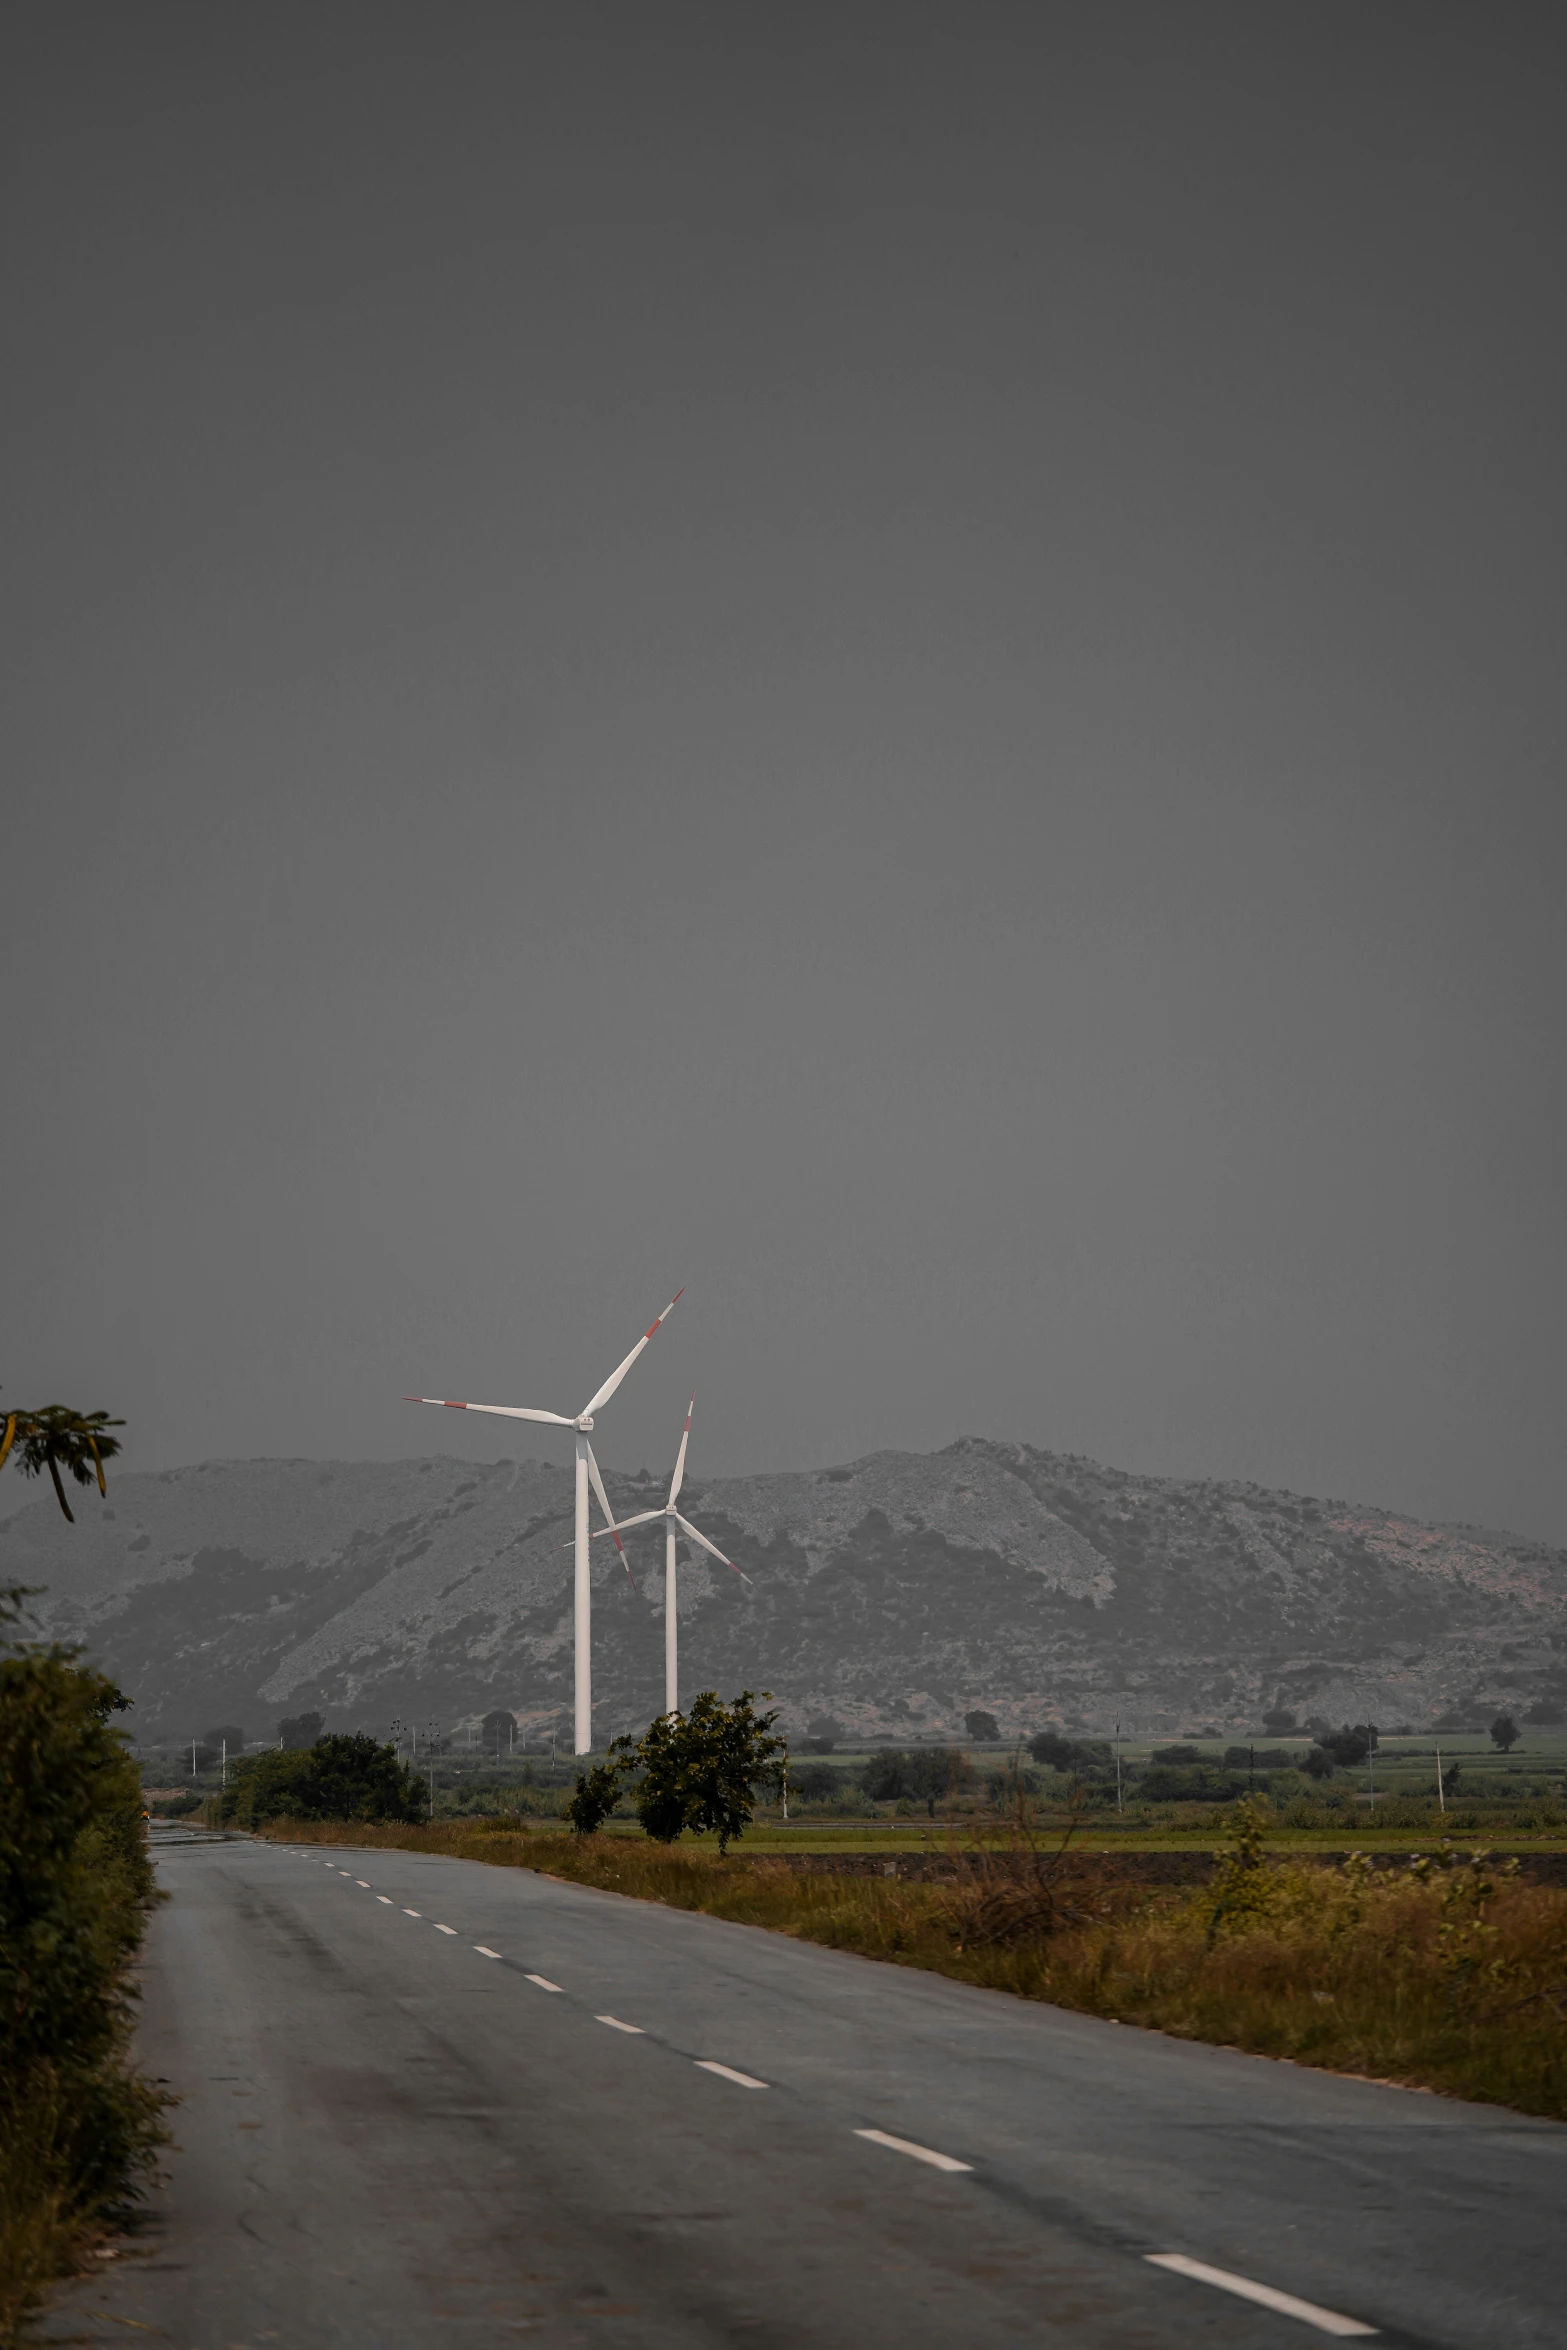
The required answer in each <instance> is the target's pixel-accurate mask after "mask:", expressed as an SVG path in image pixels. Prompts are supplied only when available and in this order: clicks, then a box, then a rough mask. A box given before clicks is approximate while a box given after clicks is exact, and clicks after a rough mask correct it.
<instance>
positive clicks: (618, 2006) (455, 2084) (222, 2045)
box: [41, 1842, 1567, 2350]
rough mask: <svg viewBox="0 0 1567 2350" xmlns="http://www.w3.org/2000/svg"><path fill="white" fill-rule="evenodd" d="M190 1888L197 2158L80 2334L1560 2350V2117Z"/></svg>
mask: <svg viewBox="0 0 1567 2350" xmlns="http://www.w3.org/2000/svg"><path fill="white" fill-rule="evenodd" d="M160 1869H161V1874H162V1879H163V1882H164V1884H165V1885H166V1887H167V1888H168V1890H169V1892H170V1895H171V1899H170V1901H169V1902H168V1904H167V1906H166V1907H165V1908H163V1909H162V1910H161V1911H160V1912H159V1914H158V1917H157V1919H156V1921H155V1924H154V1927H153V1932H152V1937H151V1943H150V1947H149V1958H148V1965H147V1974H146V1995H145V2022H144V2032H143V2044H142V2045H143V2058H144V2061H145V2062H146V2063H147V2064H148V2065H149V2067H150V2069H151V2070H153V2071H154V2072H156V2073H159V2074H162V2075H163V2076H165V2077H166V2078H167V2080H168V2081H169V2083H170V2085H171V2086H172V2087H173V2089H174V2090H175V2091H176V2093H177V2094H178V2095H179V2096H180V2097H181V2098H182V2099H183V2100H184V2102H183V2104H182V2105H181V2106H180V2108H179V2110H178V2111H177V2113H176V2114H175V2116H174V2128H175V2134H176V2138H177V2141H178V2151H177V2152H176V2153H175V2154H174V2155H173V2157H172V2159H171V2163H170V2178H169V2184H168V2186H167V2188H166V2190H165V2191H164V2192H163V2193H162V2194H161V2196H160V2197H159V2198H158V2199H157V2202H156V2205H155V2207H154V2216H153V2220H152V2223H151V2225H150V2226H149V2227H148V2228H147V2229H146V2230H144V2231H143V2233H142V2235H141V2236H140V2238H139V2239H135V2240H133V2248H132V2249H130V2250H129V2251H128V2252H127V2253H126V2254H125V2255H124V2256H123V2257H121V2258H120V2259H119V2260H117V2261H116V2262H114V2263H112V2264H105V2266H104V2272H103V2274H102V2275H95V2276H93V2277H92V2278H91V2279H89V2280H87V2281H85V2282H84V2283H80V2284H74V2285H72V2286H71V2287H69V2288H68V2289H67V2291H66V2292H65V2293H64V2295H62V2297H61V2299H60V2301H59V2302H58V2304H57V2305H56V2306H55V2308H54V2310H53V2312H52V2314H51V2315H50V2317H49V2318H48V2319H47V2320H46V2321H45V2323H44V2325H43V2327H42V2328H41V2332H42V2336H43V2338H44V2339H48V2340H54V2341H56V2342H64V2341H66V2340H72V2341H76V2342H82V2341H87V2342H93V2343H98V2342H103V2343H107V2342H111V2341H112V2342H115V2343H116V2344H118V2345H121V2346H123V2344H124V2343H125V2342H126V2340H127V2339H129V2338H132V2334H131V2333H130V2332H128V2331H127V2329H134V2331H135V2332H136V2333H140V2334H141V2335H142V2336H143V2338H147V2339H155V2340H158V2341H161V2342H163V2343H166V2344H170V2345H173V2346H174V2350H261V2346H262V2345H265V2344H268V2343H279V2344H286V2345H288V2350H327V2346H335V2345H353V2346H354V2350H361V2346H362V2350H372V2346H373V2350H405V2346H406V2350H430V2346H433V2345H436V2344H440V2345H446V2344H462V2343H470V2342H471V2343H475V2344H478V2343H484V2344H493V2343H496V2342H504V2341H508V2340H512V2339H517V2340H527V2341H531V2342H538V2343H543V2344H546V2345H551V2346H553V2345H557V2344H559V2345H568V2344H571V2345H575V2344H613V2345H615V2346H616V2350H623V2346H629V2350H643V2346H644V2345H645V2346H647V2350H653V2346H655V2345H656V2346H657V2350H705V2346H707V2345H717V2344H730V2343H739V2344H747V2345H753V2344H754V2345H764V2346H768V2350H771V2346H776V2350H785V2346H786V2345H787V2350H817V2346H822V2350H826V2346H828V2345H831V2346H832V2350H840V2346H841V2350H851V2346H852V2350H864V2346H866V2345H873V2346H874V2345H880V2344H888V2345H897V2346H898V2350H991V2346H992V2345H1000V2344H1008V2345H1017V2344H1027V2343H1039V2344H1046V2345H1053V2344H1060V2345H1062V2346H1063V2350H1064V2346H1066V2345H1071V2346H1072V2350H1098V2346H1100V2345H1105V2346H1110V2345H1114V2346H1115V2350H1122V2346H1125V2350H1131V2346H1133V2345H1136V2346H1137V2350H1155V2346H1164V2345H1186V2344H1193V2345H1196V2344H1201V2345H1204V2346H1205V2350H1285V2346H1286V2345H1290V2344H1296V2345H1303V2344H1305V2343H1306V2342H1307V2341H1309V2340H1311V2339H1314V2338H1318V2339H1320V2338H1321V2336H1322V2335H1323V2334H1324V2333H1326V2334H1328V2335H1330V2336H1338V2337H1349V2338H1354V2337H1358V2336H1362V2335H1365V2334H1367V2333H1368V2332H1370V2331H1371V2330H1372V2329H1375V2330H1376V2332H1377V2333H1378V2335H1379V2336H1380V2337H1381V2338H1382V2339H1383V2340H1385V2341H1387V2342H1388V2343H1390V2344H1412V2343H1419V2344H1430V2345H1438V2344H1439V2345H1452V2346H1453V2350H1548V2346H1549V2350H1560V2345H1561V2344H1562V2342H1563V2341H1564V2339H1567V2318H1564V2315H1563V2312H1564V2310H1567V2230H1564V2229H1563V2227H1562V2224H1561V2215H1562V2212H1563V2209H1564V2208H1567V2129H1564V2128H1562V2127H1561V2126H1560V2125H1558V2124H1555V2123H1550V2122H1534V2121H1529V2120H1525V2119H1522V2118H1520V2117H1518V2116H1516V2115H1512V2114H1508V2113H1506V2112H1503V2111H1499V2110H1497V2109H1495V2108H1490V2107H1480V2106H1466V2105H1460V2104H1456V2103H1452V2102H1449V2101H1447V2100H1445V2099H1442V2098H1437V2097H1431V2096H1425V2095H1420V2094H1416V2093H1412V2092H1407V2091H1402V2090H1397V2089H1389V2088H1383V2087H1378V2086H1376V2085H1374V2084H1372V2083H1368V2082H1359V2081H1351V2080H1341V2079H1335V2078H1333V2077H1331V2076H1328V2075H1324V2074H1317V2073H1311V2072H1306V2071H1302V2070H1297V2069H1295V2068H1293V2067H1290V2066H1287V2065H1280V2064H1272V2063H1269V2062H1267V2061H1265V2060H1263V2059H1259V2058H1253V2057H1245V2056H1240V2055H1236V2054H1232V2053H1229V2052H1227V2051H1225V2050H1222V2049H1211V2048H1203V2047H1197V2046H1193V2045H1189V2044H1184V2043H1179V2042H1175V2041H1170V2040H1164V2039H1160V2038H1158V2037H1157V2036H1154V2035H1151V2034H1146V2033H1142V2032H1137V2031H1132V2030H1130V2029H1121V2028H1118V2027H1117V2026H1115V2025H1113V2024H1110V2023H1101V2022H1097V2021H1094V2020H1092V2019H1090V2018H1087V2017H1083V2016H1076V2015H1071V2014H1067V2013H1064V2012H1062V2011H1059V2010H1055V2009H1051V2008H1048V2007H1040V2006H1033V2005H1029V2004H1026V2003H1024V2002H1021V2001H1015V2000H1012V1999H1010V1998H1008V1997H1007V1996H1006V1995H1005V1994H1002V1993H998V1992H989V1991H979V1990H974V1989H971V1988H969V1987H968V1986H966V1985H963V1984H958V1983H950V1982H945V1981H942V1980H940V1979H938V1978H936V1977H934V1976H929V1975H921V1974H916V1973H913V1972H909V1971H906V1970H904V1969H901V1968H897V1967H891V1966H886V1965H878V1964H876V1963H874V1962H871V1961H867V1960H864V1959H859V1958H853V1957H848V1956H844V1955H842V1954H840V1953H837V1952H834V1951H829V1950H824V1949H819V1948H816V1947H813V1946H812V1945H811V1944H809V1943H796V1942H792V1941H789V1940H787V1939H784V1938H783V1937H781V1936H776V1935H770V1934H767V1933H764V1932H761V1931H759V1930H757V1929H755V1928H752V1927H748V1926H736V1925H729V1924H725V1923H723V1922H720V1921H718V1920H715V1919H711V1918H704V1917H698V1916H693V1915H687V1914H685V1913H682V1912H679V1911H673V1910H667V1909H659V1908H656V1907H654V1906H652V1905H651V1904H645V1903H641V1902H633V1901H629V1900H622V1899H621V1898H620V1897H618V1896H616V1895H614V1894H607V1893H599V1892H593V1891H589V1890H586V1889H583V1888H580V1887H576V1886H570V1885H565V1884H560V1883H556V1882H553V1881H551V1880H550V1879H548V1878H544V1877H539V1876H536V1875H534V1874H532V1873H531V1872H528V1871H524V1870H513V1869H499V1868H486V1867H484V1866H482V1865H480V1864H478V1863H474V1862H467V1861H460V1860H449V1859H444V1858H436V1857H426V1856H424V1855H415V1854H410V1853H398V1852H378V1853H373V1854H370V1853H354V1852H351V1851H349V1852H345V1851H341V1850H332V1851H328V1850H325V1849H321V1848H316V1849H310V1848H297V1849H289V1848H287V1847H283V1846H268V1845H260V1844H251V1843H248V1842H232V1843H223V1842H213V1843H192V1844H190V1845H189V1846H188V1847H186V1848H184V1849H174V1850H169V1851H167V1852H166V1853H165V1856H164V1857H163V1858H162V1860H161V1861H160ZM1247 2293H1261V2294H1262V2295H1263V2296H1264V2298H1263V2299H1260V2300H1259V2299H1256V2298H1248V2297H1245V2296H1246V2294H1247ZM1267 2296H1272V2299H1271V2301H1270V2300H1269V2299H1268V2298H1266V2297H1267ZM1285 2304H1297V2305H1302V2306H1286V2305H1285Z"/></svg>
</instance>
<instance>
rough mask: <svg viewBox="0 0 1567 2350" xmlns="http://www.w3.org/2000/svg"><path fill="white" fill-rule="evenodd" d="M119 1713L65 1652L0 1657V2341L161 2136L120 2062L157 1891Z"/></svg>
mask: <svg viewBox="0 0 1567 2350" xmlns="http://www.w3.org/2000/svg"><path fill="white" fill-rule="evenodd" d="M20 1597H21V1595H20V1594H19V1593H13V1594H11V1595H9V1598H8V1597H7V1595H5V1594H0V1625H3V1624H4V1623H6V1622H14V1621H15V1619H16V1614H17V1609H18V1602H19V1600H20ZM125 1703H126V1701H125V1699H124V1698H123V1697H122V1696H121V1694H120V1692H119V1690H118V1689H116V1687H115V1686H114V1683H113V1682H112V1681H109V1680H107V1679H105V1677H104V1675H103V1674H101V1673H97V1672H93V1671H91V1670H90V1669H89V1668H88V1667H86V1666H84V1665H81V1664H79V1663H78V1662H77V1661H76V1657H75V1654H74V1652H73V1651H71V1650H69V1649H64V1648H58V1647H50V1648H42V1647H39V1648H32V1647H29V1648H23V1649H20V1650H16V1651H13V1652H12V1653H10V1654H8V1655H5V1656H4V1657H0V2214H3V2220H0V2340H10V2339H11V2338H12V2333H13V2330H14V2328H15V2325H16V2323H17V2321H18V2320H19V2318H20V2317H21V2316H22V2315H23V2314H24V2313H25V2311H26V2309H27V2308H28V2307H29V2306H30V2305H31V2304H32V2303H33V2302H34V2301H35V2300H36V2298H37V2296H38V2294H39V2292H40V2290H41V2289H42V2287H43V2285H44V2284H45V2283H46V2282H47V2281H48V2279H49V2278H50V2277H51V2276H52V2275H55V2274H58V2273H59V2270H60V2268H61V2267H62V2266H63V2265H65V2263H66V2261H67V2260H68V2258H69V2255H70V2251H71V2248H72V2245H73V2242H74V2240H75V2238H76V2236H77V2234H78V2233H79V2231H80V2229H81V2228H82V2227H83V2226H84V2225H86V2224H87V2223H89V2222H90V2221H92V2220H93V2219H95V2218H98V2217H100V2216H102V2215H103V2214H105V2213H106V2212H107V2211H109V2210H110V2209H111V2208H112V2207H113V2206H115V2205H116V2204H117V2203H119V2202H121V2201H123V2200H124V2199H125V2198H126V2197H128V2196H130V2195H132V2194H134V2193H135V2192H136V2189H137V2185H138V2182H139V2180H140V2177H141V2175H142V2172H143V2170H144V2168H145V2165H146V2164H147V2163H148V2162H149V2161H150V2159H151V2157H152V2153H153V2150H154V2148H155V2147H156V2145H157V2144H158V2143H159V2141H160V2139H161V2137H162V2135H163V2133H162V2131H161V2130H160V2128H159V2124H158V2115H159V2112H160V2109H161V2106H162V2102H163V2101H162V2099H161V2097H160V2096H159V2094H158V2092H157V2090H156V2089H155V2088H154V2087H153V2086H152V2084H151V2083H150V2082H148V2081H145V2080H143V2079H142V2078H141V2077H140V2076H139V2075H138V2074H137V2073H135V2072H134V2071H133V2070H132V2069H131V2066H130V2063H129V2060H128V2048H129V2042H130V2033H131V2021H132V2009H131V2004H130V2003H131V1997H132V1993H131V1990H130V1985H129V1980H128V1973H129V1967H130V1963H131V1960H132V1958H133V1957H134V1956H135V1953H136V1950H137V1947H138V1945H139V1943H140V1941H141V1938H142V1934H143V1931H144V1929H145V1925H146V1919H147V1913H148V1910H149V1908H150V1906H151V1903H152V1900H153V1886H152V1871H151V1866H150V1863H149V1861H148V1857H147V1849H146V1841H145V1838H144V1836H143V1833H142V1824H141V1811H142V1797H141V1783H140V1779H139V1777H138V1774H137V1771H136V1766H135V1764H134V1763H133V1762H132V1761H131V1759H130V1757H129V1755H128V1754H127V1752H126V1749H125V1745H124V1743H123V1741H122V1740H121V1738H120V1737H119V1735H118V1734H117V1732H116V1731H115V1730H114V1729H113V1728H112V1727H111V1717H112V1716H113V1715H114V1714H116V1713H118V1712H121V1711H123V1710H124V1708H125Z"/></svg>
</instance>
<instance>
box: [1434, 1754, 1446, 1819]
mask: <svg viewBox="0 0 1567 2350" xmlns="http://www.w3.org/2000/svg"><path fill="white" fill-rule="evenodd" d="M1436 1803H1437V1809H1438V1811H1440V1813H1441V1814H1442V1817H1443V1818H1444V1819H1445V1818H1446V1817H1447V1797H1446V1796H1445V1795H1444V1794H1443V1793H1442V1749H1441V1748H1440V1746H1439V1747H1438V1748H1437V1750H1436Z"/></svg>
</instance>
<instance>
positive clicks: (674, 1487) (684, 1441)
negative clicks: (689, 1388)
mask: <svg viewBox="0 0 1567 2350" xmlns="http://www.w3.org/2000/svg"><path fill="white" fill-rule="evenodd" d="M695 1410H696V1397H695V1396H694V1395H693V1396H692V1398H691V1401H690V1402H689V1403H688V1404H687V1406H686V1424H685V1427H684V1428H683V1429H682V1431H681V1436H680V1450H679V1451H678V1452H677V1453H676V1455H675V1473H674V1476H673V1477H672V1478H671V1479H670V1482H669V1503H668V1506H669V1508H670V1509H673V1508H674V1506H675V1503H676V1501H677V1500H678V1499H679V1495H680V1487H681V1484H682V1482H683V1480H684V1477H685V1473H686V1446H687V1445H688V1444H689V1443H690V1441H691V1414H692V1413H693V1412H694V1411H695Z"/></svg>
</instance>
